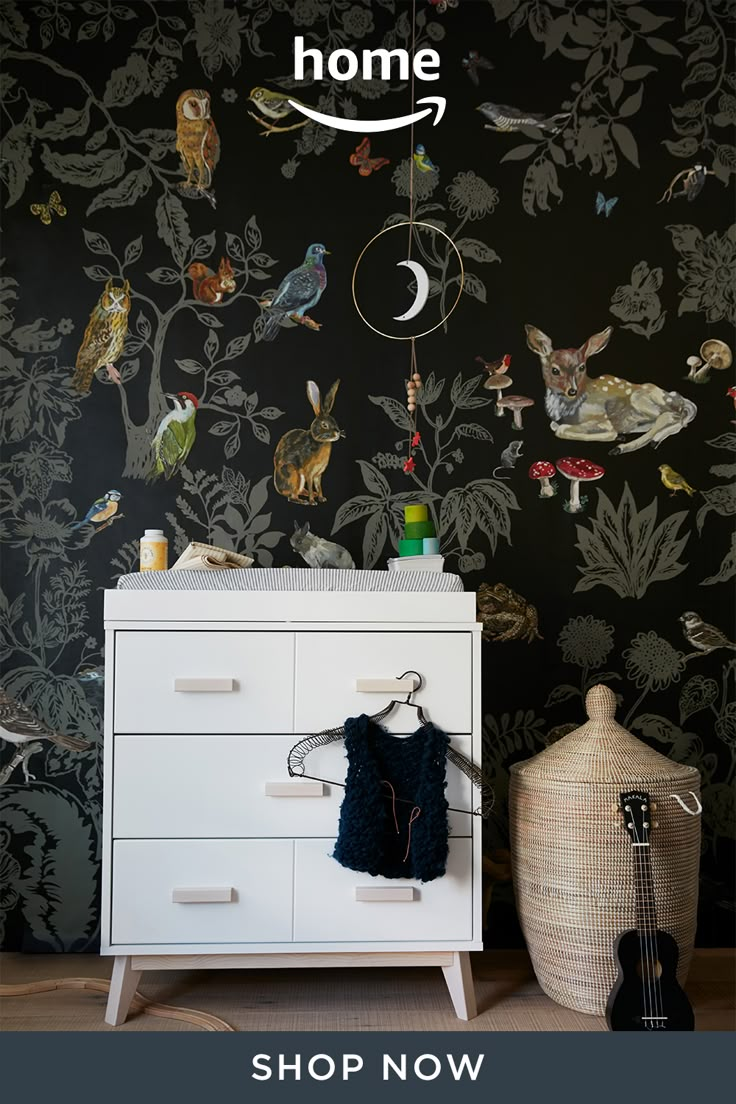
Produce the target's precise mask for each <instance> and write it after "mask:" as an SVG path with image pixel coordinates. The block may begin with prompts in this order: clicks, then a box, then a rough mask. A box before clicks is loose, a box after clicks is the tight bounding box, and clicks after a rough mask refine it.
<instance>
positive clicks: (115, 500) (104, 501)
mask: <svg viewBox="0 0 736 1104" xmlns="http://www.w3.org/2000/svg"><path fill="white" fill-rule="evenodd" d="M122 497H123V496H122V495H121V493H120V491H107V492H106V493H105V494H104V495H103V496H102V498H97V499H95V501H94V502H93V503H92V505H91V506H90V508H89V510H88V511H87V513H86V514H85V515H84V517H83V518H82V520H81V521H75V522H74V524H73V525H70V526H69V528H70V529H81V528H82V526H83V525H95V526H97V527H98V528H99V529H103V528H104V527H105V526H106V525H109V524H110V522H111V521H112V519H113V518H114V517H115V514H116V513H117V512H118V509H119V507H120V499H121V498H122ZM121 516H122V515H121Z"/></svg>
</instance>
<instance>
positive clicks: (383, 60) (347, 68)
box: [289, 35, 446, 134]
mask: <svg viewBox="0 0 736 1104" xmlns="http://www.w3.org/2000/svg"><path fill="white" fill-rule="evenodd" d="M306 61H308V62H309V63H311V67H312V74H313V79H314V80H315V81H320V80H323V79H324V74H325V59H324V55H323V53H322V51H321V50H317V49H309V50H305V49H304V37H303V36H302V35H299V36H298V37H297V38H295V39H294V78H295V80H299V81H302V80H305V79H306V78H305V72H304V63H305V62H306ZM394 61H398V66H399V77H400V79H401V80H403V81H406V80H408V79H409V70H410V68H411V67H413V69H414V76H415V77H416V78H417V80H422V81H436V80H439V78H440V74H439V67H440V56H439V54H438V53H437V51H436V50H429V49H424V50H419V51H418V52H417V53H416V54H415V55H414V58H413V59H411V58H410V57H409V51H408V50H401V49H397V50H384V49H378V50H363V52H362V60H359V59H358V55H357V54H356V53H355V51H354V50H344V49H343V50H333V51H332V52H331V53H330V54H329V55H328V57H327V72H328V73H329V75H330V76H331V77H332V79H333V80H337V81H349V80H352V79H353V77H357V75H358V71H359V70H360V73H361V76H362V77H363V80H371V79H372V78H373V76H374V67H375V66H376V65H378V69H379V73H378V75H379V77H380V79H381V80H385V81H388V80H390V79H391V65H392V62H394ZM433 70H437V71H436V72H433ZM445 102H446V101H445V99H444V97H443V96H424V97H423V98H422V99H420V100H417V104H423V103H425V104H433V105H434V108H432V107H425V108H424V109H423V110H422V111H415V112H414V113H413V114H411V115H403V116H401V117H400V118H397V119H362V120H361V119H340V118H337V117H336V116H334V115H323V114H322V113H321V112H319V111H314V110H313V109H312V108H311V107H306V106H305V105H304V104H302V103H299V101H298V100H289V103H290V105H291V106H292V107H293V108H295V109H296V110H297V111H299V112H301V114H302V115H306V116H307V118H308V119H312V120H313V121H314V122H315V123H322V124H323V125H324V126H329V127H334V128H335V129H337V130H352V131H355V132H360V133H363V134H365V133H369V132H373V133H375V132H377V131H382V130H398V129H399V128H400V127H405V126H408V125H409V124H410V123H415V122H417V121H418V120H419V119H423V118H424V117H425V116H426V115H431V114H432V111H433V110H434V112H435V119H434V123H433V124H432V125H433V126H437V123H438V122H439V121H440V119H441V118H442V116H443V115H444V113H445Z"/></svg>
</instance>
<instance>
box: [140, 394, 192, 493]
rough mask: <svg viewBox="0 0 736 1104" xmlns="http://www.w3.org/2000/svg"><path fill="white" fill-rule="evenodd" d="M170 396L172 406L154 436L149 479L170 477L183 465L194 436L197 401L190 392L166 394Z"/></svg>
mask: <svg viewBox="0 0 736 1104" xmlns="http://www.w3.org/2000/svg"><path fill="white" fill-rule="evenodd" d="M166 398H167V399H172V400H173V402H174V409H173V410H171V411H169V413H168V414H165V415H164V416H163V418H162V419H161V421H160V423H159V427H158V429H157V430H156V436H155V437H154V438H153V444H152V449H153V467H152V468H151V471H150V472H149V473H148V480H149V482H150V481H151V480H153V479H157V478H158V477H159V476H160V475H163V477H164V478H165V479H171V477H172V475H176V473H177V472H178V471H179V469H180V468H181V466H182V464H184V462H185V460H186V458H187V457H188V456H189V453H190V452H191V451H192V445H193V444H194V441H195V439H196V436H197V429H196V424H195V423H196V420H197V407H198V406H199V400H198V399H197V397H196V396H195V395H193V394H192V393H191V391H180V392H179V393H178V394H177V395H166Z"/></svg>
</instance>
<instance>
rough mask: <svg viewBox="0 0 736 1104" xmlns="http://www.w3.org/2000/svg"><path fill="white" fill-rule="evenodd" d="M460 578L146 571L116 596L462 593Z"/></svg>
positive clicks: (123, 583)
mask: <svg viewBox="0 0 736 1104" xmlns="http://www.w3.org/2000/svg"><path fill="white" fill-rule="evenodd" d="M464 589H465V588H464V587H463V581H462V579H461V578H460V576H459V575H451V574H446V573H445V572H433V571H400V572H399V571H359V570H354V571H345V570H338V569H333V570H329V569H319V568H309V567H279V568H274V567H249V568H242V569H241V568H235V569H234V570H232V571H187V570H186V569H185V570H182V571H143V572H141V573H140V574H135V575H121V576H120V578H119V579H118V590H189V591H191V590H229V591H251V592H253V591H269V592H270V593H273V592H274V591H351V592H355V591H368V592H371V593H383V592H386V591H412V592H413V593H428V592H429V593H439V592H442V593H458V592H462V591H463V590H464Z"/></svg>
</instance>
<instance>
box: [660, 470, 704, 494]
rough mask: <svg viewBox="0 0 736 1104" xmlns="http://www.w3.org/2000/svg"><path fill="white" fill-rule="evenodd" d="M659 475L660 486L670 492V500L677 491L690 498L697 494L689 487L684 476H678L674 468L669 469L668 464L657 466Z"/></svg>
mask: <svg viewBox="0 0 736 1104" xmlns="http://www.w3.org/2000/svg"><path fill="white" fill-rule="evenodd" d="M659 474H660V477H661V479H662V484H663V486H665V487H666V488H667V490H668V491H671V492H672V493H671V494H670V498H674V497H675V495H676V494H677V492H678V491H684V492H685V494H687V495H689V496H690V498H692V497H693V495H695V494H697V493H698V492H697V491H696V490H695V488H694V487H691V486H690V484H689V483H688V481H687V479H686V478H685V476H684V475H680V473H679V472H676V471H675V469H674V468H671V467H670V466H669V464H660V465H659Z"/></svg>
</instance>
